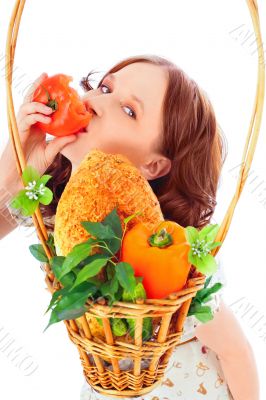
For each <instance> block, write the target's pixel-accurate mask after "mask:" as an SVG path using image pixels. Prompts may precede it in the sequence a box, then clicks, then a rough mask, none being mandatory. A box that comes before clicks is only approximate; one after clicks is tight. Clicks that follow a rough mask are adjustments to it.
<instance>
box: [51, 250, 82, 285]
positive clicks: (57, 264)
mask: <svg viewBox="0 0 266 400" xmlns="http://www.w3.org/2000/svg"><path fill="white" fill-rule="evenodd" d="M64 261H65V257H64V256H55V257H53V258H52V259H51V262H50V264H51V268H52V271H53V273H54V274H55V277H56V278H57V279H58V280H60V279H59V276H60V275H61V271H62V266H63V263H64ZM75 278H76V275H75V274H74V273H73V272H72V271H70V272H69V273H68V274H66V275H64V276H63V277H62V278H61V280H60V282H61V283H62V285H63V286H72V285H73V282H74V281H75Z"/></svg>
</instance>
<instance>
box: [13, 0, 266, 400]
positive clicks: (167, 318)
mask: <svg viewBox="0 0 266 400" xmlns="http://www.w3.org/2000/svg"><path fill="white" fill-rule="evenodd" d="M247 4H248V7H249V10H250V13H251V17H252V22H253V26H254V30H255V32H256V40H257V45H258V47H257V48H258V82H257V92H256V98H255V103H254V109H253V113H252V116H251V123H250V126H249V130H248V134H247V139H246V143H245V147H244V151H243V158H242V164H241V169H240V172H239V179H238V182H237V187H236V190H235V194H234V196H233V198H232V200H231V203H230V205H229V207H228V210H227V212H226V214H225V217H224V219H223V221H222V224H220V230H219V232H218V234H217V237H216V238H215V241H220V242H222V243H223V241H224V240H225V237H226V235H227V232H228V229H229V226H230V223H231V220H232V217H233V213H234V210H235V207H236V204H237V202H238V200H239V197H240V195H241V193H242V190H243V187H244V184H245V181H246V179H247V176H248V172H249V169H250V166H251V162H252V159H253V156H254V152H255V148H256V143H257V140H258V136H259V131H260V126H261V119H262V111H263V104H264V86H265V62H264V52H263V45H262V40H261V32H260V22H259V13H258V6H257V2H256V1H255V0H247ZM24 5H25V0H21V1H20V0H17V1H16V2H15V6H14V9H13V13H12V16H11V21H10V24H9V30H8V35H7V43H6V89H7V117H8V126H9V133H10V138H11V141H12V145H13V150H14V154H15V159H16V165H17V170H18V172H19V174H20V176H21V175H22V171H23V170H24V169H25V167H26V161H25V156H24V154H23V150H22V146H21V142H20V137H19V133H18V128H17V123H16V117H15V112H14V104H13V97H12V74H13V64H14V56H15V49H16V42H17V35H18V30H19V24H20V19H21V15H22V12H23V8H24ZM32 218H33V222H34V225H35V227H36V231H37V234H38V237H39V239H40V241H41V243H42V245H43V248H44V250H45V253H46V255H47V257H48V259H49V260H50V258H51V257H52V255H51V252H50V249H49V247H48V246H47V244H46V240H47V239H48V235H47V231H46V228H45V226H44V223H43V219H42V215H41V213H40V209H39V208H37V210H36V211H35V213H34V214H33V215H32ZM220 247H221V246H220ZM220 247H216V248H215V249H213V251H212V253H211V254H212V255H214V256H215V254H216V253H217V252H218V251H219V249H220ZM44 267H45V272H46V277H45V281H46V284H47V288H48V290H49V291H50V292H51V294H52V293H54V291H56V290H58V289H60V288H61V287H60V283H59V282H58V281H57V280H56V278H55V276H54V274H53V272H52V271H51V270H50V266H49V264H45V265H44ZM204 282H205V276H204V275H202V274H200V273H199V274H197V275H194V276H193V275H192V274H191V275H190V276H189V279H188V281H187V285H186V287H185V288H184V289H183V290H181V291H179V292H177V293H172V294H171V295H169V296H168V298H167V299H164V300H162V299H160V300H159V299H157V300H156V299H153V300H151V299H147V300H145V301H144V300H142V301H137V302H136V304H135V303H125V302H116V303H114V304H113V305H112V307H110V306H108V305H106V304H105V303H104V300H103V301H99V302H97V303H91V302H88V303H87V305H88V311H87V312H86V313H85V314H84V315H83V316H82V317H80V318H78V319H77V320H69V321H64V323H65V325H66V328H67V331H68V334H69V338H70V340H71V341H72V342H73V343H74V344H75V345H76V346H77V349H78V351H79V355H80V359H81V363H82V367H83V373H84V376H85V378H86V380H87V382H88V383H89V384H90V385H91V386H92V387H93V388H94V389H95V390H97V391H98V392H100V393H102V394H105V395H112V396H115V397H117V398H121V397H122V398H123V397H130V396H132V397H135V396H139V395H144V394H145V393H148V392H150V391H151V390H153V389H154V388H155V387H156V386H157V385H158V384H159V383H160V381H161V379H162V378H163V376H164V372H165V369H166V367H167V363H168V360H169V358H170V356H171V354H172V352H173V350H174V348H175V346H177V345H178V344H179V343H180V339H181V336H182V332H183V327H184V321H185V318H186V316H187V313H188V310H189V307H190V304H191V301H192V298H193V297H194V296H195V295H196V293H197V291H198V290H200V289H201V288H203V286H204ZM95 317H100V318H101V319H102V321H103V328H104V336H103V337H102V338H99V337H98V336H95V335H93V334H92V332H91V329H90V325H89V323H88V321H89V320H90V318H95ZM114 317H117V318H132V319H135V320H136V329H135V338H134V339H132V341H131V342H130V341H129V340H122V338H118V339H117V337H116V339H115V338H114V337H113V335H112V330H111V325H110V319H111V318H114ZM145 317H151V318H152V320H153V335H152V337H151V339H150V340H149V341H144V342H142V324H143V319H144V318H145ZM106 358H107V359H109V360H110V363H107V362H106ZM122 359H131V360H132V368H130V369H127V370H124V369H122V368H121V365H120V362H119V361H121V360H122Z"/></svg>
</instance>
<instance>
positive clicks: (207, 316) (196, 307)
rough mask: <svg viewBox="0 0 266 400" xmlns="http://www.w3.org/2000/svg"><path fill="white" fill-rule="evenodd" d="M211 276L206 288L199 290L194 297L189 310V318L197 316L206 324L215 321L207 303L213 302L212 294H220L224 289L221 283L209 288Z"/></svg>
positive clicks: (206, 282)
mask: <svg viewBox="0 0 266 400" xmlns="http://www.w3.org/2000/svg"><path fill="white" fill-rule="evenodd" d="M211 278H212V277H211V276H210V277H208V278H207V279H206V281H205V284H204V288H203V289H201V290H199V291H198V292H197V294H196V296H195V297H193V299H192V302H191V304H190V308H189V310H188V316H190V315H195V317H196V318H197V319H198V320H199V321H201V322H203V323H205V322H208V321H210V320H212V319H213V313H212V310H211V307H210V306H208V305H205V303H207V302H209V301H211V300H212V296H211V295H212V294H214V293H216V292H218V290H220V289H221V288H222V286H223V285H222V284H221V283H220V282H217V283H215V284H214V285H213V286H211V287H209V288H208V287H207V286H208V285H209V283H210V281H211Z"/></svg>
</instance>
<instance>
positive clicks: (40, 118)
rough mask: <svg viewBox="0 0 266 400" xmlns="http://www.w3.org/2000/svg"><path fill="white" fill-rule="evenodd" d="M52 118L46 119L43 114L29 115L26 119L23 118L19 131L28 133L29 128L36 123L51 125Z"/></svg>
mask: <svg viewBox="0 0 266 400" xmlns="http://www.w3.org/2000/svg"><path fill="white" fill-rule="evenodd" d="M51 120H52V119H51V118H50V117H46V116H44V115H42V114H29V115H27V116H26V117H25V118H23V119H22V120H21V121H20V123H19V131H20V132H22V134H23V132H25V131H26V132H28V131H29V128H30V127H31V126H32V125H34V124H35V123H36V122H43V123H44V124H49V122H51Z"/></svg>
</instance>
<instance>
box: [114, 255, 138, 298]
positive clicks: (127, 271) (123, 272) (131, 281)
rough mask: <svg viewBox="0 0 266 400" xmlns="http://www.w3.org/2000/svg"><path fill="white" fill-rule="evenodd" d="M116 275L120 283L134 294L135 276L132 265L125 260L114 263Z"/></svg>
mask: <svg viewBox="0 0 266 400" xmlns="http://www.w3.org/2000/svg"><path fill="white" fill-rule="evenodd" d="M116 276H117V279H118V281H119V283H120V285H121V286H122V287H123V288H124V289H126V290H127V291H128V292H129V293H130V294H131V295H132V296H134V289H135V286H136V278H135V276H134V270H133V268H132V266H131V265H130V264H129V263H126V262H120V263H118V264H116Z"/></svg>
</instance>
